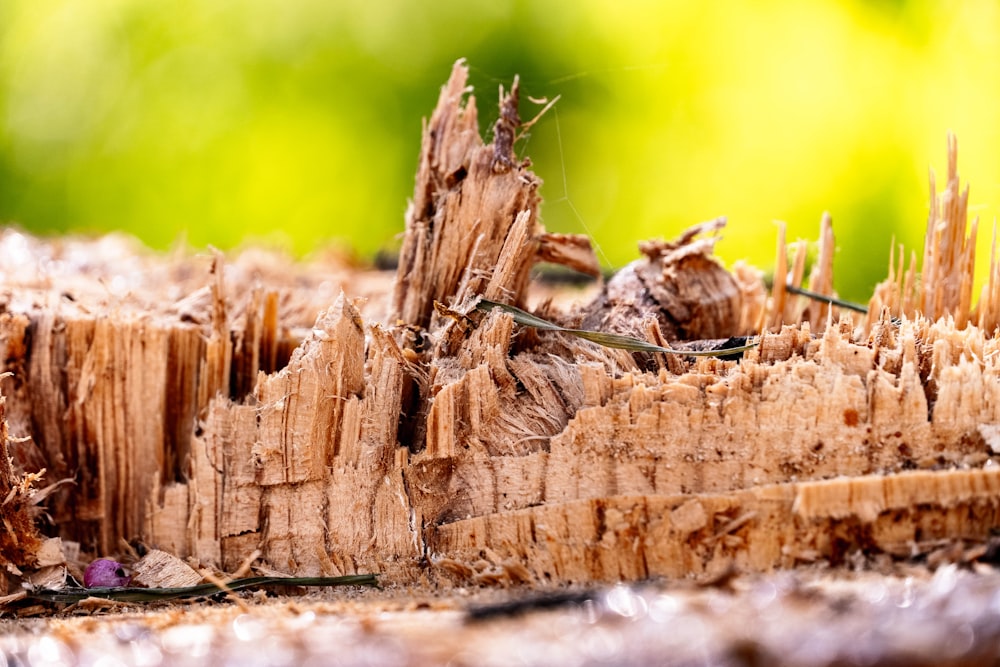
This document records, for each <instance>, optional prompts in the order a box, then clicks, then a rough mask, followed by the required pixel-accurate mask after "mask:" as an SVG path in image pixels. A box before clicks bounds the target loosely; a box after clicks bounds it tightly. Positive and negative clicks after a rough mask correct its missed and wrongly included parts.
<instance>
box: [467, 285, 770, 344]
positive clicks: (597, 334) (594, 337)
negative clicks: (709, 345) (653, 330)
mask: <svg viewBox="0 0 1000 667" xmlns="http://www.w3.org/2000/svg"><path fill="white" fill-rule="evenodd" d="M476 308H477V309H479V310H482V311H484V312H489V311H491V310H493V309H494V308H499V309H500V310H502V311H503V312H505V313H507V314H508V315H510V316H511V317H512V318H514V321H515V322H517V323H518V324H520V325H521V326H526V327H533V328H535V329H541V330H543V331H559V332H561V333H567V334H570V335H572V336H576V337H577V338H583V339H584V340H589V341H591V342H592V343H597V344H598V345H603V346H604V347H613V348H618V349H621V350H630V351H632V352H663V353H666V354H680V355H683V356H685V357H723V356H729V355H731V354H736V353H738V352H745V351H746V350H750V349H753V348H754V347H756V346H757V343H756V342H753V343H748V344H746V345H740V346H738V347H730V348H726V349H722V350H674V349H672V348H669V347H662V346H660V345H654V344H653V343H650V342H648V341H644V340H640V339H639V338H632V337H631V336H621V335H619V334H612V333H606V332H603V331H589V330H587V329H568V328H566V327H561V326H559V325H558V324H555V323H553V322H549V321H548V320H545V319H542V318H541V317H538V316H537V315H532V314H531V313H529V312H526V311H523V310H521V309H520V308H517V307H515V306H511V305H509V304H506V303H498V302H496V301H490V300H488V299H480V300H479V303H477V304H476Z"/></svg>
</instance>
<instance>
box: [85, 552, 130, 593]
mask: <svg viewBox="0 0 1000 667" xmlns="http://www.w3.org/2000/svg"><path fill="white" fill-rule="evenodd" d="M131 581H132V577H130V576H129V575H127V574H125V568H124V567H123V566H122V564H121V563H119V562H118V561H116V560H111V559H110V558H99V559H97V560H95V561H94V562H93V563H91V564H90V565H88V566H87V569H86V570H85V571H84V573H83V585H84V586H86V587H87V588H116V587H120V586H128V585H129V583H131Z"/></svg>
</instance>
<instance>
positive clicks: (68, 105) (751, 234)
mask: <svg viewBox="0 0 1000 667" xmlns="http://www.w3.org/2000/svg"><path fill="white" fill-rule="evenodd" d="M998 35H1000V5H998V4H997V3H996V2H987V1H975V0H973V1H969V2H962V3H951V2H944V1H941V2H934V1H931V0H927V1H926V2H901V1H895V2H894V1H889V0H882V1H879V2H861V1H855V2H850V1H846V0H841V1H839V2H835V1H823V0H814V1H812V2H790V1H789V2H767V1H764V2H753V3H735V2H721V1H720V2H690V1H662V0H661V1H657V2H616V3H612V2H606V1H603V0H577V1H575V2H565V1H563V2H559V1H552V2H527V1H519V0H488V1H485V0H483V1H477V0H438V1H437V2H433V3H416V2H407V1H404V0H368V1H367V2H330V1H328V0H240V1H236V0H175V1H174V2H165V1H155V0H100V1H94V2H78V1H76V0H3V2H0V221H3V222H10V223H15V224H18V225H20V226H22V227H24V228H27V229H29V230H32V231H35V232H39V233H55V232H62V231H66V230H75V231H84V232H88V233H89V232H98V231H103V230H124V231H128V232H131V233H134V234H136V235H138V236H139V237H141V238H142V239H143V240H144V241H145V242H147V243H148V244H151V245H152V246H154V247H159V248H164V247H169V246H170V245H171V244H173V243H175V242H176V240H177V239H178V238H179V236H180V235H184V238H185V239H186V242H187V243H189V244H190V245H193V246H195V247H201V246H204V245H206V244H213V245H216V246H219V247H223V248H226V247H232V246H235V245H238V244H241V243H245V242H256V243H270V244H278V245H282V246H284V247H287V248H288V249H290V250H292V251H294V252H296V253H300V254H302V253H308V252H310V251H311V250H313V249H315V248H317V247H326V246H329V245H330V244H341V245H342V246H344V247H346V248H351V249H353V252H355V253H356V254H357V256H358V257H360V258H366V257H371V256H373V255H374V253H375V252H376V250H378V249H379V248H383V247H392V245H393V244H394V243H396V241H394V237H396V235H398V233H399V232H400V231H401V229H402V225H403V212H404V209H405V205H406V200H407V198H408V197H409V196H410V195H411V192H412V185H413V174H414V172H415V168H416V159H417V151H418V147H419V140H420V121H421V117H423V116H426V115H428V114H429V112H430V110H431V109H432V107H433V105H434V103H435V101H436V98H437V94H438V91H439V89H440V86H441V85H442V84H443V83H444V81H445V80H446V78H447V76H448V74H449V71H450V68H451V64H452V63H453V62H454V60H456V59H457V58H459V57H466V58H467V59H468V62H469V64H470V66H471V68H472V84H473V85H474V86H475V90H476V94H477V98H478V99H479V104H480V109H481V119H482V122H483V128H482V129H483V132H484V133H486V132H487V131H488V129H489V128H488V121H490V120H492V116H493V113H494V111H495V102H496V97H497V87H498V85H499V84H500V83H508V84H509V82H510V79H511V77H512V76H513V75H514V73H520V75H521V80H522V85H523V92H524V94H525V95H531V96H533V97H539V98H541V97H549V98H551V97H553V96H555V95H562V99H561V100H560V101H559V103H558V104H557V106H556V107H555V109H554V110H553V111H550V112H549V113H548V114H546V115H545V116H544V117H543V118H542V119H541V120H540V121H539V122H538V124H537V125H535V126H534V128H532V130H531V132H530V136H529V137H528V139H527V140H526V141H525V142H524V143H522V144H521V145H520V146H519V149H520V150H521V151H522V153H524V154H528V155H530V156H531V157H532V159H533V161H534V164H535V168H536V171H537V172H538V173H539V175H540V176H541V177H542V178H543V179H544V181H545V184H544V186H543V190H542V194H543V196H544V197H545V200H546V202H545V204H544V206H543V219H544V222H545V224H546V226H547V227H548V228H549V229H551V230H555V231H565V232H583V233H590V234H592V235H593V236H594V238H595V239H596V241H597V243H598V245H599V247H600V253H601V255H600V256H601V258H602V261H603V262H605V263H606V264H607V265H609V266H612V265H614V266H618V265H622V264H624V263H626V262H628V261H630V260H631V259H633V258H634V257H635V256H636V250H635V247H636V241H637V240H640V239H644V238H649V237H655V236H665V237H670V236H672V235H675V234H677V233H678V232H679V231H681V230H682V229H684V228H685V227H687V226H688V225H690V224H692V223H696V222H699V221H702V220H705V219H708V218H712V217H716V216H719V215H726V216H728V217H729V227H728V229H727V231H726V233H725V239H724V240H723V241H722V242H721V243H720V245H719V246H718V252H719V254H720V255H721V256H722V257H723V258H724V259H725V260H726V261H727V262H731V261H734V260H736V259H740V258H746V259H748V260H750V261H751V262H752V263H754V264H755V265H757V266H759V267H762V268H770V267H771V266H773V254H774V246H775V234H776V226H775V224H774V221H775V220H782V221H785V222H786V223H787V224H788V228H789V239H790V240H794V239H795V238H797V237H802V238H806V239H815V238H816V237H817V232H818V226H819V220H820V216H821V215H822V213H823V211H825V210H828V211H830V212H831V214H832V215H833V220H834V230H835V232H836V234H837V239H838V246H839V251H838V254H837V256H836V269H835V286H836V288H837V289H838V290H839V291H840V293H841V294H842V295H844V296H846V297H848V298H856V299H864V298H867V296H868V294H869V293H870V289H871V287H872V285H873V284H874V283H875V282H876V281H878V280H880V279H881V278H883V277H884V276H885V273H886V265H887V257H888V252H889V246H890V242H891V239H892V238H893V237H895V238H896V239H897V241H901V242H903V243H905V244H906V245H907V247H909V248H915V249H918V250H919V248H920V247H921V244H922V236H923V230H924V223H925V220H926V216H927V201H928V186H927V172H928V168H929V167H934V168H935V170H936V171H937V172H938V174H939V180H941V181H943V179H944V174H945V170H946V159H945V147H946V144H945V138H946V132H947V131H948V130H953V131H955V132H956V134H957V135H958V139H959V170H960V173H961V175H962V177H963V179H965V180H966V181H967V182H970V183H971V193H972V194H971V205H972V211H973V213H974V214H976V215H979V216H980V217H981V218H982V219H983V222H982V227H983V230H982V231H981V234H980V237H981V238H980V242H979V250H980V256H981V262H980V275H982V272H983V269H984V267H983V266H982V264H984V263H985V262H986V261H988V256H989V234H990V228H991V226H992V221H993V219H994V217H995V215H996V211H997V207H998V206H1000V122H998V100H1000V36H998ZM538 108H539V107H535V106H534V105H532V104H531V103H529V102H528V101H527V100H524V103H523V105H522V116H524V117H525V118H526V119H527V118H530V117H531V116H532V115H534V113H535V112H536V111H537V110H538ZM942 185H943V184H942Z"/></svg>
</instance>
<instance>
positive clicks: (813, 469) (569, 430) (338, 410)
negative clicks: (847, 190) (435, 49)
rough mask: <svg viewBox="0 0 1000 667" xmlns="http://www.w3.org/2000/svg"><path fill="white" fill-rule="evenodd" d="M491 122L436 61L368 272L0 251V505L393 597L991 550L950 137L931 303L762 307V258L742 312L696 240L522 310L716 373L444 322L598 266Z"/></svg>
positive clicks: (819, 280)
mask: <svg viewBox="0 0 1000 667" xmlns="http://www.w3.org/2000/svg"><path fill="white" fill-rule="evenodd" d="M517 99H518V95H517V84H516V81H515V84H514V87H513V89H512V90H511V91H510V92H509V93H508V94H507V95H505V96H503V97H502V99H501V103H500V112H501V113H500V120H499V121H498V122H497V126H496V128H495V131H494V141H493V143H492V144H484V143H483V141H482V139H481V138H480V135H479V131H478V127H477V111H476V107H475V101H474V99H473V98H472V97H471V96H468V95H467V87H466V70H465V68H464V66H463V65H462V64H461V63H458V64H456V66H455V69H454V70H453V72H452V76H451V79H450V80H449V82H448V84H447V85H446V86H445V87H444V88H443V89H442V92H441V97H440V99H439V102H438V106H437V108H436V109H435V111H434V113H433V114H432V116H431V118H430V120H429V121H428V122H427V124H426V126H425V128H424V139H423V144H422V148H421V156H420V163H419V170H418V174H417V185H416V189H415V195H414V200H413V202H412V204H411V206H410V208H409V210H408V212H407V216H406V235H405V238H404V242H403V248H402V252H401V256H400V264H399V268H398V271H397V272H396V275H395V277H394V278H392V279H389V280H381V281H380V278H379V277H377V276H375V275H372V274H364V273H359V272H351V271H349V270H346V269H332V268H331V267H330V265H326V266H322V267H319V266H315V265H313V266H298V267H295V268H289V263H288V262H287V261H285V260H281V259H280V258H272V257H268V256H265V255H261V254H251V253H248V254H245V255H243V256H241V257H239V258H237V259H236V260H235V261H234V262H232V263H226V262H224V261H223V260H222V258H221V257H219V256H215V257H213V258H212V259H211V261H210V263H209V264H208V265H206V264H205V262H204V261H203V260H201V259H199V258H183V257H149V256H142V255H140V254H139V253H137V252H136V251H134V250H132V249H128V248H125V247H124V246H123V245H122V244H119V243H115V242H110V241H109V242H98V243H91V244H79V243H76V242H68V243H65V244H64V243H59V242H53V243H42V242H38V241H34V240H31V239H27V238H26V237H24V236H23V235H20V234H17V233H14V232H7V233H6V235H5V237H4V238H3V240H2V241H0V256H2V257H3V259H4V261H5V262H6V263H5V266H12V267H14V268H13V269H11V271H10V272H9V273H8V274H7V275H6V278H5V292H4V312H3V314H2V316H0V340H2V342H3V345H4V349H5V352H6V353H5V356H4V365H5V369H6V370H7V371H9V372H10V373H12V375H11V376H10V377H7V378H6V379H5V380H3V384H2V390H3V394H4V396H5V397H6V399H7V401H8V413H7V418H8V420H9V422H10V430H11V433H12V434H13V435H15V436H19V437H21V436H23V437H28V438H30V439H29V440H27V441H24V442H15V441H12V442H11V445H10V446H11V450H12V454H13V460H14V465H15V466H16V468H17V469H16V470H15V469H14V468H11V469H10V470H8V471H7V472H6V473H4V472H3V470H0V485H3V486H2V489H13V490H11V491H9V492H8V495H9V497H10V498H20V496H19V495H18V493H20V492H19V491H17V489H24V490H25V493H28V490H27V486H26V485H24V484H22V485H21V486H18V484H19V483H20V482H18V475H24V474H30V473H36V472H38V471H39V470H40V469H41V468H45V469H46V473H45V479H46V482H56V481H59V480H70V481H71V482H72V483H70V484H64V485H61V486H59V487H58V488H55V489H52V490H50V495H49V497H48V500H47V503H46V506H47V508H48V511H49V514H50V515H51V517H52V524H51V525H49V526H46V527H44V528H45V530H47V531H48V532H49V533H52V534H58V535H60V536H61V537H62V538H64V539H65V540H72V541H75V542H79V543H81V544H82V545H83V548H84V550H85V551H87V552H90V553H94V554H109V553H112V552H115V551H117V550H118V549H119V547H120V544H121V540H131V539H140V540H141V541H143V542H144V543H146V544H148V545H150V546H153V547H157V548H160V549H163V550H165V551H167V552H170V553H173V554H175V555H178V556H181V557H193V558H194V559H196V560H198V561H199V562H201V563H203V564H205V565H211V566H215V567H218V568H222V569H224V570H228V571H233V570H235V569H236V568H237V567H239V566H240V564H241V563H243V562H244V561H245V560H247V559H248V558H253V557H254V556H256V557H258V558H259V559H260V563H261V567H263V568H266V569H267V570H268V571H272V572H273V571H280V572H286V573H289V574H295V575H302V576H305V575H317V574H324V575H331V574H348V573H355V572H378V573H382V574H383V575H384V577H385V578H386V579H388V580H395V581H417V580H421V579H425V578H429V579H431V580H433V579H434V578H435V577H450V578H456V577H457V578H469V579H473V580H475V581H479V582H486V583H489V582H507V581H547V582H585V581H598V580H617V579H638V578H644V577H649V576H656V575H665V576H672V577H673V576H676V577H680V576H702V577H709V576H715V575H716V574H718V573H720V572H723V571H726V570H728V569H731V568H737V569H740V570H767V569H772V568H775V567H789V566H794V565H795V564H797V563H801V562H813V561H818V560H829V561H832V562H838V561H841V560H843V559H844V558H845V557H846V556H847V555H849V554H851V553H853V552H855V551H858V550H862V551H865V552H887V553H889V554H893V555H901V556H908V555H911V554H913V553H915V552H919V550H920V549H921V545H924V544H929V543H933V542H934V541H935V540H940V539H948V538H962V539H984V538H986V536H987V535H988V534H989V533H990V531H991V530H992V529H994V528H996V527H998V526H1000V516H998V505H1000V500H998V492H1000V471H998V469H997V468H996V466H995V465H994V464H993V460H992V458H991V457H992V456H993V455H994V454H995V453H996V451H997V449H998V448H1000V442H998V437H1000V436H998V434H1000V427H998V424H1000V383H998V382H997V378H998V375H1000V361H998V359H1000V355H998V352H1000V341H998V339H997V338H994V337H993V330H994V327H995V321H996V319H997V318H996V313H997V312H998V309H1000V306H998V305H997V301H996V293H997V288H996V285H995V284H994V283H997V282H1000V281H996V280H993V278H992V276H995V275H1000V274H998V272H997V270H996V268H995V267H994V269H993V270H992V272H991V281H990V283H989V285H988V286H987V289H986V290H985V291H984V298H983V299H982V300H981V301H980V304H979V306H978V307H977V308H978V311H972V310H971V306H970V298H969V295H970V294H971V278H970V276H971V275H972V266H971V257H972V253H971V250H968V248H969V247H970V245H971V242H970V241H968V240H966V238H965V236H964V232H965V226H966V220H965V210H966V209H965V204H964V202H965V195H962V197H961V199H960V204H954V201H955V197H957V193H958V179H957V171H956V169H955V162H954V152H955V147H954V144H953V143H952V145H951V146H950V150H951V155H952V157H951V160H950V165H949V184H948V189H947V190H946V194H945V195H943V196H942V197H941V198H940V201H941V202H942V204H941V205H940V206H936V207H935V208H934V209H933V211H934V213H933V214H932V218H931V221H930V225H931V228H929V232H928V240H929V243H930V246H929V247H930V248H931V250H930V251H929V252H928V253H927V254H925V260H924V266H923V267H922V271H923V273H924V274H925V275H933V276H937V278H935V280H934V281H933V283H931V282H929V281H925V282H924V283H922V284H920V283H917V282H916V281H915V280H914V278H913V275H914V273H913V271H914V269H913V268H912V264H911V269H910V271H909V272H908V273H905V274H904V271H903V268H902V260H900V265H899V266H898V267H896V266H894V265H892V266H890V279H889V280H888V281H887V282H886V283H885V284H883V285H882V286H880V287H879V289H878V290H877V292H876V296H875V297H874V298H873V301H872V304H871V306H870V308H871V310H870V313H871V315H870V317H860V316H859V317H856V318H853V319H852V315H850V314H847V313H846V312H845V313H840V312H839V309H838V308H836V307H835V306H833V307H832V306H830V305H828V304H816V303H809V302H807V301H805V300H803V299H802V297H797V296H794V295H793V294H791V293H789V292H788V291H786V290H785V282H784V274H785V273H786V271H787V269H786V264H785V261H786V260H785V253H786V249H785V247H784V243H783V241H781V242H780V243H779V271H778V274H777V275H778V279H776V281H775V285H774V289H773V293H772V294H771V295H770V296H768V295H767V293H766V290H765V288H764V285H763V282H762V280H761V277H760V274H759V273H758V272H756V271H754V270H752V269H750V268H749V267H746V266H740V265H738V266H736V267H734V268H733V270H732V271H728V270H726V269H725V268H724V267H722V266H721V264H719V262H717V261H716V260H715V259H714V258H713V257H712V250H713V247H714V244H715V243H716V242H717V240H718V237H717V236H716V233H717V232H718V230H719V229H720V228H721V227H722V225H723V224H724V221H722V220H719V221H714V222H712V223H707V224H705V225H700V226H697V227H695V228H692V230H690V231H689V232H688V233H686V234H685V235H683V236H682V237H681V238H680V239H678V240H677V241H674V242H669V243H668V242H651V243H647V244H644V245H643V246H642V248H641V249H642V253H643V255H644V257H643V258H642V259H640V260H638V261H637V262H635V263H633V264H632V265H630V266H629V267H626V269H624V270H623V271H621V272H620V273H619V274H618V275H617V276H616V277H615V278H613V279H612V280H610V281H609V282H608V283H607V285H605V286H604V287H603V289H601V290H600V292H599V294H598V295H597V296H596V297H595V298H594V300H593V301H592V302H591V303H589V304H583V305H580V306H574V307H572V308H568V309H565V308H559V307H557V305H552V304H550V303H547V304H546V305H544V306H543V307H542V308H541V309H540V313H539V314H540V315H542V316H544V317H547V318H549V319H551V320H555V321H557V322H558V323H560V324H562V325H565V326H567V327H570V328H592V329H601V330H603V331H607V332H613V333H619V334H626V335H631V336H635V337H639V338H642V339H645V340H649V341H651V342H653V343H656V344H658V345H661V346H667V345H676V346H678V347H680V346H682V345H684V341H686V340H690V339H725V338H727V337H730V336H754V335H755V334H760V337H759V345H758V346H757V347H756V349H754V350H752V351H749V352H747V353H745V354H743V355H742V357H741V358H739V359H736V360H733V359H728V360H727V359H721V358H710V359H704V358H702V359H692V358H689V357H685V356H682V355H681V356H675V355H665V354H662V353H649V352H630V351H628V350H622V349H609V348H605V347H600V346H598V345H595V344H593V343H591V342H587V341H584V340H580V339H577V338H574V337H572V336H570V335H567V334H564V333H555V332H539V331H535V330H532V329H528V328H525V327H522V326H520V325H517V324H515V322H514V319H513V317H512V316H511V315H510V314H508V313H507V312H504V311H501V310H494V311H493V312H482V311H479V310H477V309H476V308H475V306H476V303H477V301H478V300H479V299H480V298H486V299H489V300H491V301H499V302H503V303H507V304H512V305H517V306H521V307H526V305H527V304H529V303H532V302H534V301H537V299H536V298H534V297H533V296H532V294H531V279H530V272H531V269H532V267H533V266H534V265H535V263H536V262H539V261H559V262H562V263H565V264H567V265H569V266H572V267H574V268H577V269H585V270H587V271H589V272H591V273H593V272H595V271H596V267H597V263H596V260H594V259H593V256H592V253H590V252H589V244H588V242H587V241H586V239H584V238H582V237H567V236H562V235H555V234H548V233H546V232H545V231H544V229H543V228H542V226H541V223H540V222H539V217H538V207H539V203H540V198H539V196H538V187H539V185H540V182H539V180H538V178H537V177H536V176H534V174H532V173H531V171H530V170H529V164H528V163H527V161H521V160H518V159H517V157H516V156H515V154H514V152H513V144H514V141H515V139H516V133H517V130H518V128H519V126H520V120H519V119H518V116H517ZM833 247H834V246H833V232H832V226H831V223H830V221H829V217H826V218H824V223H823V232H822V249H823V250H822V251H821V253H820V264H819V266H818V267H817V268H816V270H815V271H814V273H813V275H812V278H811V279H810V286H811V288H812V289H813V290H814V291H818V292H821V293H823V294H828V295H832V294H831V293H832V274H831V272H832V248H833ZM956 248H957V249H958V250H956ZM15 251H16V252H17V253H19V255H18V256H17V257H18V258H17V259H16V261H15V258H14V253H15ZM956 253H957V254H956ZM81 256H82V257H85V258H86V260H87V261H86V262H81V261H80V260H79V259H78V258H79V257H81ZM798 256H799V259H798V260H797V261H796V262H793V269H792V271H791V278H790V281H791V283H792V284H793V286H795V287H799V286H801V282H802V277H803V273H804V271H803V268H804V257H805V255H804V251H803V252H800V253H799V255H798ZM15 269H17V270H16V271H15ZM332 285H339V286H341V287H342V290H341V291H337V290H336V289H335V288H333V287H331V286H332ZM347 295H351V297H349V296H347ZM352 297H353V298H352ZM359 297H367V298H369V299H370V300H369V302H368V303H365V301H364V299H362V298H359ZM917 304H920V307H922V308H932V311H924V312H933V314H934V316H935V319H934V320H933V321H932V320H930V319H927V318H924V317H922V316H921V315H920V314H919V313H917V312H916V310H915V308H916V306H917ZM894 317H896V318H898V319H893V318H894ZM967 321H970V322H978V323H979V326H978V327H977V326H973V325H972V324H969V325H968V326H964V323H966V322H967ZM956 323H963V326H964V328H960V327H958V326H956ZM707 344H708V345H713V343H707ZM10 494H13V495H10ZM22 495H24V494H22ZM10 502H13V501H7V502H5V507H6V506H7V505H8V504H9V503H10ZM18 502H21V501H18ZM22 504H23V503H22ZM16 508H20V509H16V512H22V510H23V508H22V506H21V505H16ZM11 511H15V510H11ZM23 511H27V510H23ZM5 512H6V510H5ZM4 516H5V517H6V516H8V514H6V513H5V514H4ZM12 516H13V515H12ZM19 516H20V515H19ZM5 520H6V519H5ZM29 528H30V526H25V525H22V524H18V525H14V524H10V525H9V526H8V527H7V528H6V530H7V533H8V537H11V536H20V535H26V536H28V537H30V538H31V539H37V536H33V534H29V533H30V531H29V530H28V529H29ZM11 544H12V540H11V539H7V540H3V541H0V547H2V553H0V557H2V558H3V559H4V563H5V564H8V565H9V567H15V568H30V567H32V566H33V565H35V562H33V560H32V555H31V553H23V549H24V545H26V544H28V545H30V544H32V543H30V542H24V541H22V542H19V543H18V544H20V545H21V546H20V547H19V548H21V551H18V550H17V548H14V547H13V546H11ZM8 569H9V568H8Z"/></svg>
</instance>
